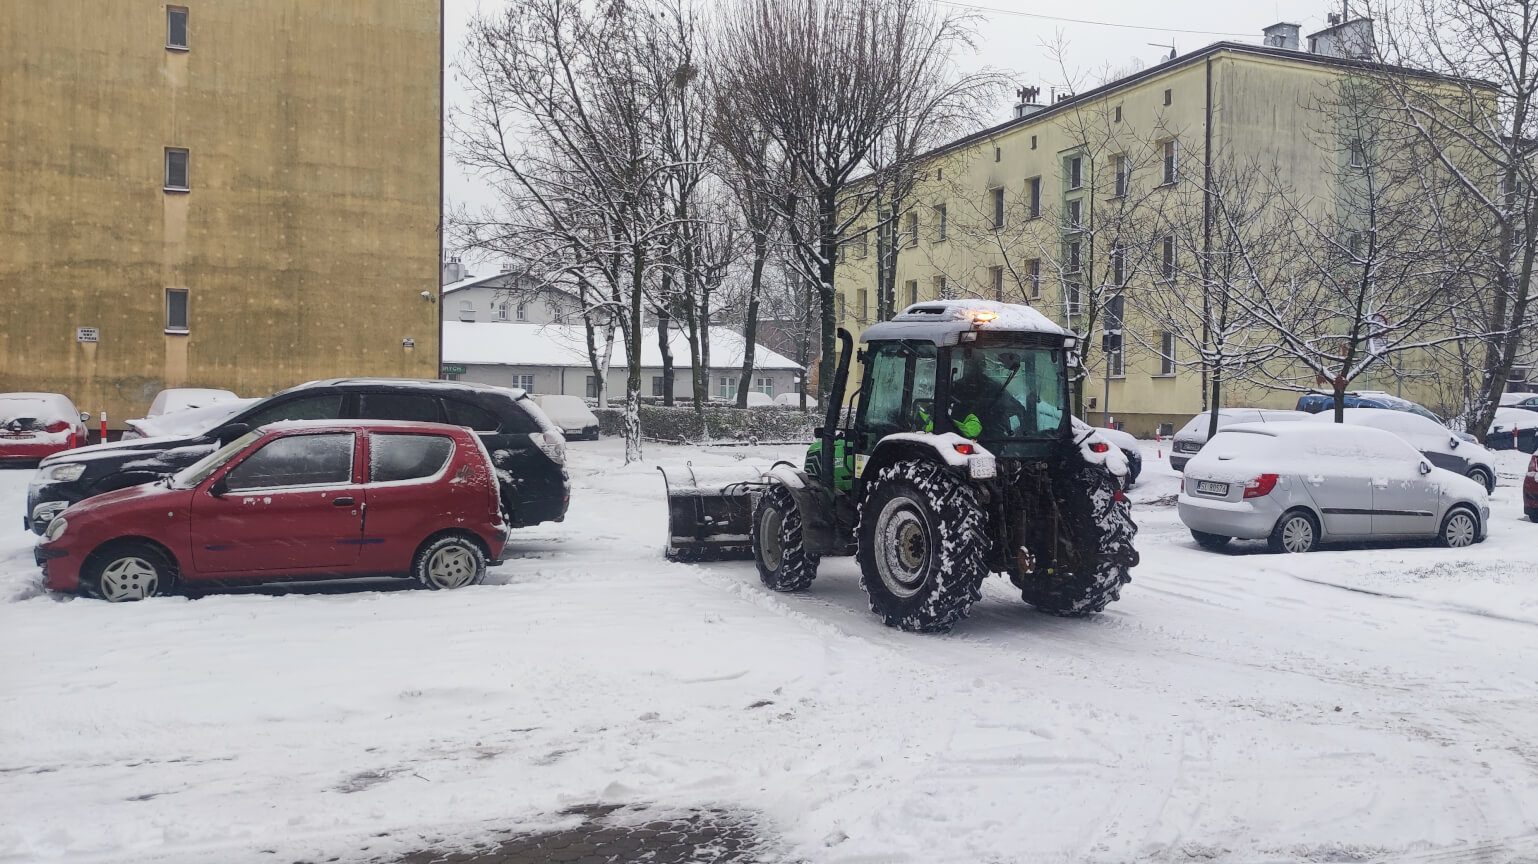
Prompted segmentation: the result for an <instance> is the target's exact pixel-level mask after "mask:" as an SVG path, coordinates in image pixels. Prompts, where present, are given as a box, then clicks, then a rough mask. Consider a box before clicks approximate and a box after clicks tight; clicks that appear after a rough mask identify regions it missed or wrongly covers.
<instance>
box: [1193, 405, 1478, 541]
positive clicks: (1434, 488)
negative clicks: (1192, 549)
mask: <svg viewBox="0 0 1538 864" xmlns="http://www.w3.org/2000/svg"><path fill="white" fill-rule="evenodd" d="M1179 512H1180V521H1181V522H1183V523H1185V526H1186V527H1187V528H1189V529H1191V536H1192V537H1194V538H1195V539H1196V542H1197V543H1198V544H1200V545H1201V546H1203V547H1205V548H1208V549H1221V548H1222V547H1224V546H1226V545H1227V544H1228V541H1229V540H1231V539H1233V538H1235V537H1237V538H1240V539H1245V540H1262V539H1263V540H1266V541H1267V542H1268V544H1269V545H1270V547H1271V551H1273V552H1309V551H1312V550H1314V549H1316V548H1318V547H1319V544H1320V543H1328V542H1331V541H1337V540H1391V539H1395V538H1403V539H1427V538H1436V539H1438V540H1440V541H1441V542H1442V545H1444V546H1450V547H1455V548H1456V547H1463V546H1469V545H1471V544H1474V543H1477V542H1479V541H1481V540H1483V539H1485V534H1486V531H1487V525H1488V523H1489V518H1490V501H1489V497H1488V495H1487V493H1486V492H1485V487H1484V486H1483V485H1481V484H1480V483H1478V482H1476V481H1474V480H1470V479H1469V478H1467V477H1464V476H1462V475H1460V474H1455V473H1453V472H1451V471H1447V470H1444V469H1442V468H1437V467H1436V466H1434V465H1432V464H1431V462H1430V461H1429V460H1427V459H1426V457H1425V456H1423V455H1421V453H1420V452H1419V451H1417V450H1416V449H1415V448H1414V447H1412V446H1410V445H1409V444H1408V443H1406V442H1405V441H1404V439H1402V438H1400V437H1399V436H1397V435H1394V434H1393V433H1391V432H1385V431H1384V430H1382V429H1374V428H1372V427H1367V426H1348V425H1341V424H1326V423H1265V424H1260V423H1240V424H1237V425H1233V426H1229V427H1227V428H1225V429H1223V430H1222V431H1221V432H1219V433H1218V434H1217V436H1216V437H1215V438H1213V439H1212V441H1211V442H1209V443H1208V444H1207V446H1206V447H1204V448H1203V449H1202V452H1201V453H1200V454H1198V455H1197V456H1195V457H1194V458H1192V459H1191V461H1190V463H1189V464H1187V465H1186V471H1185V478H1184V486H1183V488H1182V489H1181V493H1180V501H1179Z"/></svg>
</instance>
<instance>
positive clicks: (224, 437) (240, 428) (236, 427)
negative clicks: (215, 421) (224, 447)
mask: <svg viewBox="0 0 1538 864" xmlns="http://www.w3.org/2000/svg"><path fill="white" fill-rule="evenodd" d="M250 431H251V427H250V426H247V425H246V424H244V423H231V424H230V425H228V426H221V427H220V428H219V429H217V430H215V432H214V437H215V438H217V439H219V443H220V444H228V443H230V442H231V441H234V440H235V439H236V438H239V437H240V436H242V435H244V434H246V433H247V432H250Z"/></svg>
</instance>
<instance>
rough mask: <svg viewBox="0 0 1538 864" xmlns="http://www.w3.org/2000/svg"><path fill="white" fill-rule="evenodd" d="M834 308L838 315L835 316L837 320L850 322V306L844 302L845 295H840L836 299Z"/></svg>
mask: <svg viewBox="0 0 1538 864" xmlns="http://www.w3.org/2000/svg"><path fill="white" fill-rule="evenodd" d="M833 306H834V310H833V311H834V312H835V313H836V314H835V315H834V317H835V318H837V319H838V320H839V321H840V322H843V321H848V320H849V308H848V307H849V304H848V303H846V302H844V295H842V294H840V295H838V296H837V297H835V298H834V304H833Z"/></svg>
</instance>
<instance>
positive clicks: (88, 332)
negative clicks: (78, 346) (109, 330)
mask: <svg viewBox="0 0 1538 864" xmlns="http://www.w3.org/2000/svg"><path fill="white" fill-rule="evenodd" d="M75 341H76V342H100V341H101V330H99V329H97V328H95V327H76V328H75Z"/></svg>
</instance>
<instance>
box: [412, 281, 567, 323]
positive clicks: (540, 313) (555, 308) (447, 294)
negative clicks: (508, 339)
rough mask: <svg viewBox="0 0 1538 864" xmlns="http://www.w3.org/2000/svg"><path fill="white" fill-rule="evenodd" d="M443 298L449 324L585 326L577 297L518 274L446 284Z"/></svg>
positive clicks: (444, 314) (445, 316)
mask: <svg viewBox="0 0 1538 864" xmlns="http://www.w3.org/2000/svg"><path fill="white" fill-rule="evenodd" d="M442 296H443V320H444V321H445V322H448V321H460V322H465V323H470V322H481V321H496V322H507V323H514V324H516V323H524V324H580V323H582V303H581V301H580V300H578V299H577V298H576V297H575V296H573V295H572V294H570V293H569V292H567V291H565V290H564V289H561V288H554V287H540V286H537V285H536V284H535V283H534V282H533V281H532V280H530V279H527V278H524V277H520V276H518V275H517V274H515V273H507V272H503V273H496V274H493V275H491V276H467V277H465V278H463V279H460V280H458V281H456V282H451V283H449V284H446V285H444V286H443V295H442Z"/></svg>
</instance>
